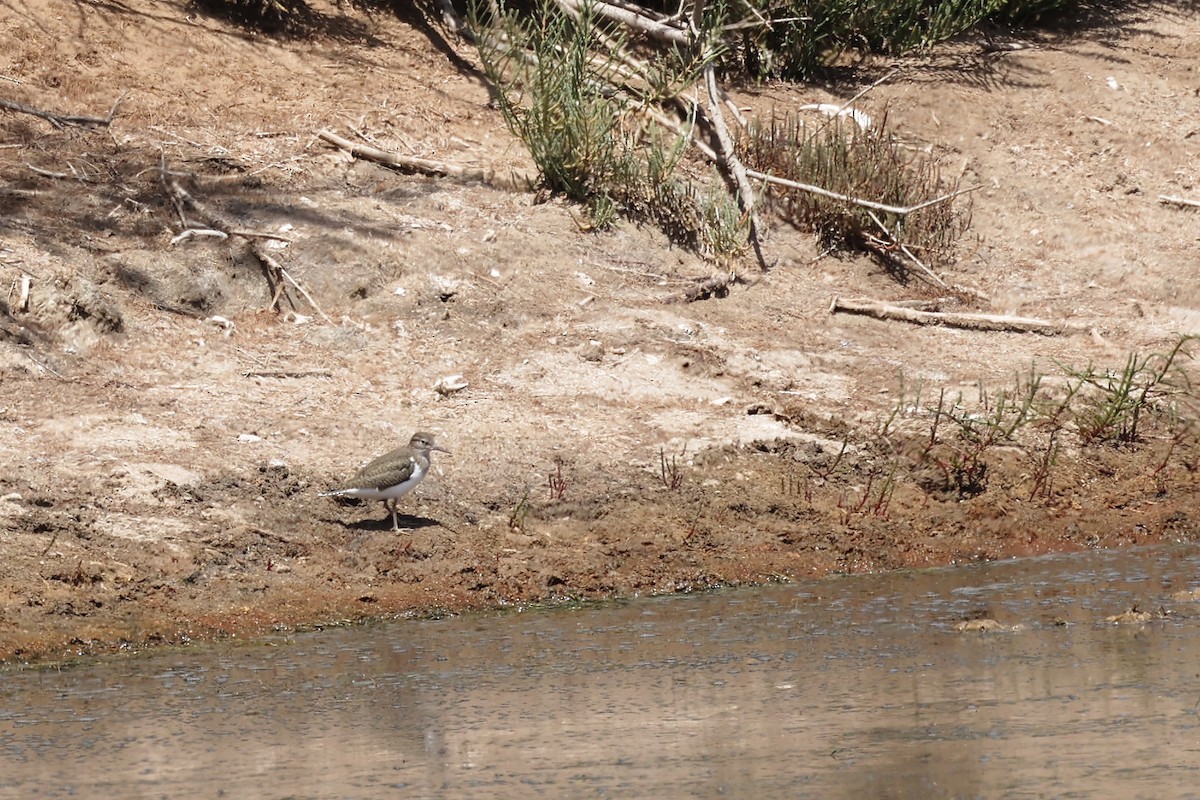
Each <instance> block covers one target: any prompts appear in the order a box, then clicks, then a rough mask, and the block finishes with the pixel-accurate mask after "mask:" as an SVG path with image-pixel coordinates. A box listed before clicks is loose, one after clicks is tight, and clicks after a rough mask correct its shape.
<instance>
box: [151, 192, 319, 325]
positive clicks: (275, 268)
mask: <svg viewBox="0 0 1200 800" xmlns="http://www.w3.org/2000/svg"><path fill="white" fill-rule="evenodd" d="M167 175H168V173H167V171H166V169H165V168H164V169H163V170H162V180H163V184H164V185H165V186H166V187H167V190H168V193H169V194H170V195H171V197H172V199H173V201H174V202H175V209H176V211H177V213H179V215H180V217H181V218H183V206H184V204H187V205H190V206H191V207H192V208H194V209H195V210H196V211H197V212H198V213H199V214H201V215H202V216H204V217H206V218H207V219H208V221H209V223H210V224H212V226H213V227H214V228H216V229H218V230H220V231H222V232H224V233H227V234H230V235H236V236H241V237H242V238H244V239H246V240H247V242H248V244H249V250H250V252H251V253H253V254H254V257H255V258H257V259H258V260H259V261H260V262H262V264H264V265H265V266H266V267H267V269H268V270H270V271H272V272H273V273H274V274H275V275H276V276H277V278H278V279H277V280H276V282H275V291H274V293H273V294H272V295H271V307H272V308H274V309H276V310H278V309H279V299H280V298H281V297H282V296H283V291H284V284H285V282H286V283H290V284H291V285H292V286H294V287H295V288H296V290H297V291H298V292H300V294H302V295H303V296H304V299H305V300H307V301H308V304H309V305H311V306H312V307H313V309H315V310H316V312H317V313H318V314H320V315H321V319H323V320H325V321H326V322H328V323H329V324H330V325H332V324H334V322H333V320H332V319H330V318H329V315H328V314H326V313H325V311H324V310H323V309H322V308H321V306H319V305H317V301H316V300H314V299H313V297H312V295H310V294H309V293H308V292H307V291H305V289H304V287H303V286H301V285H300V283H299V281H297V280H296V279H295V278H293V277H292V276H291V275H290V274H289V273H288V271H287V270H286V269H284V268H283V265H282V264H280V263H279V262H278V261H276V260H275V259H274V258H272V257H271V255H270V254H269V253H267V252H266V251H265V250H263V248H262V246H261V245H260V243H259V242H258V241H257V239H258V238H262V237H253V236H249V235H248V234H247V232H246V231H244V230H242V229H241V228H239V227H238V226H237V225H236V224H235V223H234V222H233V220H231V219H229V218H228V217H226V216H225V215H224V214H222V213H221V212H219V211H216V210H215V209H211V208H209V207H208V206H207V205H205V204H204V203H202V202H200V201H199V200H197V199H196V198H195V197H193V196H192V195H191V194H189V193H188V191H187V190H186V189H184V188H183V187H182V186H180V185H179V184H178V183H177V182H176V181H174V180H172V179H170V178H168V177H167ZM183 224H184V225H185V226H187V221H186V220H184V223H183ZM188 227H190V226H188ZM270 238H275V237H270ZM289 302H290V300H289Z"/></svg>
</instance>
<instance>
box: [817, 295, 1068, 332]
mask: <svg viewBox="0 0 1200 800" xmlns="http://www.w3.org/2000/svg"><path fill="white" fill-rule="evenodd" d="M838 312H842V313H845V314H862V315H864V316H868V317H874V318H876V319H883V320H894V321H897V322H908V323H911V324H913V325H944V326H946V327H948V328H963V329H965V330H972V331H1007V332H1009V333H1037V334H1041V335H1042V336H1058V335H1060V334H1072V333H1082V332H1084V331H1085V330H1086V329H1085V328H1083V327H1081V326H1078V325H1070V324H1068V323H1065V322H1048V321H1046V320H1042V319H1033V318H1030V317H1010V316H1006V315H1002V314H966V313H956V312H948V311H920V310H917V309H915V308H907V307H905V306H900V305H895V304H892V303H884V302H880V301H878V300H868V299H862V300H845V299H842V298H840V297H835V298H833V302H832V303H831V304H830V306H829V313H831V314H836V313H838Z"/></svg>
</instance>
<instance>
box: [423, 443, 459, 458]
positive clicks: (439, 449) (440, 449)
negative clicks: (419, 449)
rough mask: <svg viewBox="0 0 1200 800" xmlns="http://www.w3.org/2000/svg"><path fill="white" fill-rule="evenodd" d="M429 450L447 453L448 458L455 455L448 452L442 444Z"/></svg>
mask: <svg viewBox="0 0 1200 800" xmlns="http://www.w3.org/2000/svg"><path fill="white" fill-rule="evenodd" d="M429 449H430V450H437V451H438V452H441V453H445V454H446V455H448V456H452V455H454V454H453V453H451V452H450V451H449V450H447V449H446V448H444V447H442V446H441V445H440V444H435V445H434V446H433V447H431V448H429Z"/></svg>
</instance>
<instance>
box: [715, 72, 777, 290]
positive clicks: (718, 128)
mask: <svg viewBox="0 0 1200 800" xmlns="http://www.w3.org/2000/svg"><path fill="white" fill-rule="evenodd" d="M704 83H705V84H706V86H707V87H708V116H709V119H710V120H711V121H712V126H713V132H714V133H716V135H717V141H718V142H719V143H720V145H721V150H722V154H721V163H722V164H724V165H725V168H726V169H728V170H729V172H730V173H731V174H732V175H733V179H734V182H735V183H736V184H737V187H738V198H737V199H738V205H739V206H740V207H741V209H742V213H743V214H745V215H746V216H748V217H749V218H750V244H751V245H752V246H753V247H754V255H755V256H756V257H757V258H758V266H759V268H760V269H762V270H764V271H765V270H767V269H768V266H767V259H766V256H764V255H763V251H762V243H761V242H760V241H759V232H760V231H761V230H762V222H761V221H760V220H759V218H758V212H757V211H755V210H754V205H755V203H754V188H753V187H751V186H750V179H749V178H747V177H746V168H745V167H744V166H742V162H741V160H740V159H739V158H738V157H737V153H735V152H734V151H733V140H732V139H730V137H729V128H727V127H726V126H725V117H724V116H723V115H722V114H721V93H720V91H719V90H718V89H717V76H716V72H715V71H714V70H713V66H712V64H708V65H707V66H705V68H704Z"/></svg>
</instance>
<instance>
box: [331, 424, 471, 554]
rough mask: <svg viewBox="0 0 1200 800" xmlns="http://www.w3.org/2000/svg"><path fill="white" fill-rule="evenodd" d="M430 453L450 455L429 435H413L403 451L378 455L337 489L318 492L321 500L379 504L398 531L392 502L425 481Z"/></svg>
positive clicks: (394, 504)
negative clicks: (389, 514) (435, 451)
mask: <svg viewBox="0 0 1200 800" xmlns="http://www.w3.org/2000/svg"><path fill="white" fill-rule="evenodd" d="M434 450H441V451H442V452H443V453H449V452H450V451H449V450H447V449H446V448H444V447H440V446H438V445H436V444H434V442H433V434H432V433H414V434H413V437H412V438H411V439H409V440H408V446H407V447H401V448H398V449H396V450H393V451H392V452H390V453H385V454H384V455H381V456H380V457H379V458H377V459H375V460H374V461H372V462H371V463H370V464H367V465H366V466H365V467H363V468H362V469H360V470H359V471H358V474H357V475H355V476H354V477H353V478H351V479H350V480H348V481H346V482H345V483H344V484H342V485H341V486H339V487H338V488H336V489H331V490H330V491H328V492H322V493H321V497H333V496H337V497H361V498H362V499H364V500H382V501H383V504H384V506H385V507H387V508H388V509H389V510H390V511H391V512H392V530H394V531H398V530H400V523H399V521H397V519H396V501H397V500H398V499H399V498H401V497H403V496H404V495H406V494H408V493H409V492H411V491H412V490H413V489H414V488H416V485H417V484H418V483H420V482H421V481H422V480H423V479H424V478H425V475H426V473H428V472H429V454H430V453H431V452H432V451H434Z"/></svg>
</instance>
